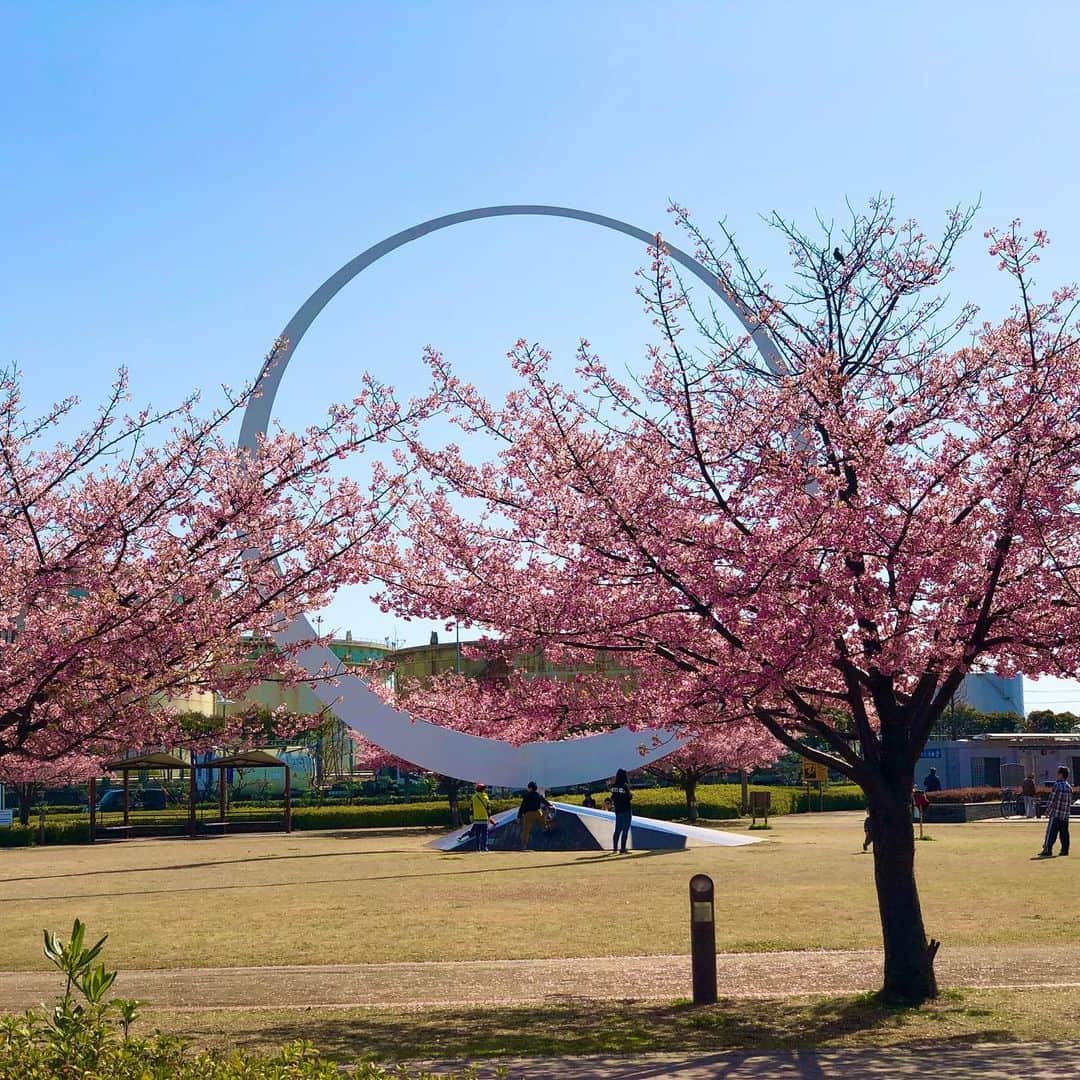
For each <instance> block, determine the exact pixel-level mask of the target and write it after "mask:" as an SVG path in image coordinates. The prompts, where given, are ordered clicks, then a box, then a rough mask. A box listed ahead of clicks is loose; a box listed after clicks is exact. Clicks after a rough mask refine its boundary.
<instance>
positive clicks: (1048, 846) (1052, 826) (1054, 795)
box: [1039, 765, 1072, 859]
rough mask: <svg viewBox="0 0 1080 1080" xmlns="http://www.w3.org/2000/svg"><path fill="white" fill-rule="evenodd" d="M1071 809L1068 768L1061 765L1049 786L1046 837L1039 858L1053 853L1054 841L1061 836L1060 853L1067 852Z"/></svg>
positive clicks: (1048, 856)
mask: <svg viewBox="0 0 1080 1080" xmlns="http://www.w3.org/2000/svg"><path fill="white" fill-rule="evenodd" d="M1071 809H1072V784H1070V783H1069V770H1068V769H1067V768H1065V766H1064V765H1062V766H1061V767H1060V768H1059V769H1058V771H1057V780H1055V781H1054V783H1053V784H1052V785H1051V787H1050V801H1049V802H1048V803H1047V804H1046V818H1047V821H1046V839H1045V840H1043V849H1042V851H1040V852H1039V858H1040V859H1049V858H1050V856H1051V855H1053V854H1054V841H1055V840H1056V839H1057V838H1058V837H1061V854H1062V855H1068V854H1069V811H1070V810H1071Z"/></svg>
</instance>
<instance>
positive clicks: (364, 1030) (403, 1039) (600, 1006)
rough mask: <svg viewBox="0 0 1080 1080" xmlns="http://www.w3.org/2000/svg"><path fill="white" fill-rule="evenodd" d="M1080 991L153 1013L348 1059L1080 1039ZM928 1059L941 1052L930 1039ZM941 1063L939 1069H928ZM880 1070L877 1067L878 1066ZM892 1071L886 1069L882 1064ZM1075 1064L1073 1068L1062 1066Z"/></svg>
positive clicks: (197, 1038)
mask: <svg viewBox="0 0 1080 1080" xmlns="http://www.w3.org/2000/svg"><path fill="white" fill-rule="evenodd" d="M1078 1009H1080V990H1077V989H1060V990H1054V991H1053V992H1052V993H1048V992H1047V991H1046V990H1044V989H1038V990H1024V991H1016V990H950V991H946V992H945V993H944V994H943V995H942V996H941V997H940V998H939V999H938V1000H937V1001H934V1002H931V1003H929V1004H927V1005H925V1006H923V1007H922V1008H920V1009H887V1008H884V1007H882V1006H881V1005H880V1004H878V1003H877V1002H876V1001H875V1000H874V998H873V997H872V995H868V994H861V995H849V996H843V997H830V998H803V999H787V1000H784V1001H770V1002H761V1001H745V1000H744V1001H736V1000H726V1001H720V1002H718V1003H717V1004H716V1005H714V1006H709V1007H706V1008H694V1007H693V1006H691V1005H690V1004H688V1003H686V1002H675V1003H672V1004H669V1005H656V1004H646V1003H626V1004H622V1003H612V1002H600V1003H593V1002H589V1003H576V1004H566V1005H544V1006H538V1007H531V1008H524V1007H510V1008H499V1009H490V1008H488V1009H482V1008H459V1009H445V1010H430V1009H412V1010H401V1009H395V1010H386V1009H332V1010H304V1009H302V1008H301V1009H294V1010H286V1009H281V1010H271V1011H265V1010H264V1011H258V1012H254V1011H252V1012H247V1011H243V1010H230V1011H224V1010H222V1011H207V1012H201V1013H182V1012H173V1013H168V1012H155V1013H151V1014H150V1015H149V1016H148V1017H147V1019H146V1020H145V1022H144V1024H143V1027H144V1030H149V1029H151V1028H154V1027H157V1028H160V1029H161V1030H162V1031H166V1032H169V1033H173V1034H178V1035H183V1036H184V1037H185V1038H188V1039H190V1040H191V1041H192V1042H193V1043H194V1044H195V1045H197V1046H200V1047H215V1048H219V1049H227V1048H232V1047H237V1046H238V1047H242V1048H245V1049H250V1050H259V1051H264V1052H269V1051H272V1050H273V1049H275V1048H276V1047H277V1046H278V1045H280V1044H281V1043H282V1042H285V1041H288V1040H294V1039H307V1040H309V1041H311V1042H313V1043H314V1044H315V1045H316V1046H317V1047H318V1048H319V1049H320V1050H321V1051H322V1052H323V1053H324V1054H326V1055H327V1056H328V1057H330V1058H332V1059H334V1060H338V1061H352V1060H354V1059H355V1058H356V1057H358V1056H361V1055H368V1054H370V1055H372V1056H374V1057H377V1058H380V1059H383V1060H386V1059H390V1060H402V1061H404V1060H409V1059H417V1058H423V1059H432V1058H436V1059H441V1060H454V1059H474V1060H475V1059H479V1058H485V1057H492V1056H494V1057H504V1056H505V1057H514V1056H522V1057H526V1056H557V1055H573V1054H635V1053H646V1052H648V1053H664V1052H672V1053H679V1054H686V1055H692V1054H700V1053H708V1052H710V1051H713V1052H715V1051H721V1050H734V1049H739V1050H756V1049H769V1050H772V1049H803V1048H810V1047H820V1048H826V1047H830V1048H836V1047H889V1046H904V1045H911V1044H920V1045H925V1044H930V1043H934V1042H938V1043H941V1044H943V1045H947V1044H957V1043H964V1042H1033V1041H1039V1042H1044V1041H1050V1042H1059V1041H1066V1040H1073V1039H1075V1038H1076V1014H1077V1010H1078ZM927 1053H928V1060H929V1061H932V1060H933V1058H932V1055H933V1051H932V1050H930V1049H928V1050H927ZM928 1071H929V1073H931V1074H932V1072H933V1069H932V1068H929V1070H928ZM875 1075H876V1074H875ZM883 1075H884V1074H883ZM1062 1075H1065V1074H1062Z"/></svg>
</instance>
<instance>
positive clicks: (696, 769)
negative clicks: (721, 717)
mask: <svg viewBox="0 0 1080 1080" xmlns="http://www.w3.org/2000/svg"><path fill="white" fill-rule="evenodd" d="M694 719H695V720H696V722H697V723H698V724H700V723H701V719H700V718H694ZM669 726H674V727H679V718H677V717H676V718H672V720H671V721H670V724H669ZM684 729H685V728H684ZM782 752H783V747H782V746H781V744H780V743H778V742H777V741H776V739H774V738H773V737H772V736H771V735H770V734H769V733H768V732H767V731H766V730H765V729H764V728H763V727H761V726H760V725H754V726H750V725H746V724H742V725H731V724H729V725H723V724H720V723H717V724H715V725H713V726H711V727H710V726H706V727H705V728H704V730H703V731H702V734H700V735H698V736H697V737H696V738H693V739H691V740H690V741H689V742H687V743H686V744H684V745H683V746H680V747H679V748H678V749H677V750H673V751H672V752H671V753H670V754H668V755H667V756H665V757H662V758H660V760H659V761H656V762H654V763H653V764H652V765H647V766H646V767H645V771H646V772H648V773H650V774H651V775H653V776H657V777H660V778H662V779H664V780H670V781H672V782H673V783H675V784H678V786H679V787H680V788H682V790H683V794H684V795H685V796H686V813H687V817H688V818H689V819H690V820H691V821H697V819H698V802H697V789H698V784H700V783H701V782H702V780H704V779H705V778H706V777H708V776H711V775H713V774H714V773H718V772H740V773H743V775H744V779H745V774H746V773H747V772H748V771H749V770H751V769H755V768H759V767H763V766H766V765H771V764H772V763H773V762H775V761H776V760H777V758H778V757H779V756H780V754H781V753H782Z"/></svg>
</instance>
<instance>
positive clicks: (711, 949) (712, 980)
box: [690, 874, 716, 1005]
mask: <svg viewBox="0 0 1080 1080" xmlns="http://www.w3.org/2000/svg"><path fill="white" fill-rule="evenodd" d="M690 970H691V975H692V979H693V986H694V1004H695V1005H715V1004H716V918H715V915H714V913H713V880H712V878H711V877H709V875H708V874H695V875H694V876H693V877H692V878H691V879H690Z"/></svg>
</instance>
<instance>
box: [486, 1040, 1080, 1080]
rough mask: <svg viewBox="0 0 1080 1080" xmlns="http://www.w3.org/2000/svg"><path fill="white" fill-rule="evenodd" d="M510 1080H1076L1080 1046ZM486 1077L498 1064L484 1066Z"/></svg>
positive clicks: (802, 1056) (668, 1059) (677, 1063)
mask: <svg viewBox="0 0 1080 1080" xmlns="http://www.w3.org/2000/svg"><path fill="white" fill-rule="evenodd" d="M503 1064H505V1065H506V1066H507V1067H508V1073H507V1076H508V1080H550V1078H551V1077H558V1078H559V1080H659V1078H661V1077H675V1078H677V1080H721V1078H722V1080H834V1078H836V1080H840V1078H842V1080H907V1078H910V1080H915V1078H916V1077H917V1078H919V1080H926V1078H927V1077H933V1080H972V1078H973V1077H978V1080H1017V1078H1018V1077H1019V1078H1022V1080H1071V1078H1074V1077H1080V1043H1062V1044H1059V1045H1051V1044H1048V1043H1032V1044H1012V1045H1008V1046H994V1045H987V1044H983V1045H974V1046H939V1045H936V1046H934V1047H933V1048H932V1049H930V1050H893V1049H887V1050H798V1051H790V1052H770V1053H759V1052H740V1051H734V1052H730V1053H719V1054H699V1055H697V1056H696V1057H689V1058H688V1057H672V1056H669V1055H646V1056H642V1057H636V1058H624V1057H579V1058H551V1059H543V1060H535V1061H527V1060H515V1061H506V1062H504V1063H503ZM478 1075H479V1076H480V1077H482V1078H484V1080H488V1078H490V1077H494V1076H495V1075H496V1066H495V1065H493V1064H482V1065H481V1066H480V1068H479V1073H478Z"/></svg>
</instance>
